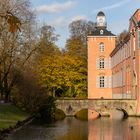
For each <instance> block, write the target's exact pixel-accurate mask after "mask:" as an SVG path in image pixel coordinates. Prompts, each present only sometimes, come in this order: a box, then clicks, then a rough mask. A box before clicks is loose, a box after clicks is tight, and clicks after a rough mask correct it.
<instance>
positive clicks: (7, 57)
mask: <svg viewBox="0 0 140 140" xmlns="http://www.w3.org/2000/svg"><path fill="white" fill-rule="evenodd" d="M0 13H3V16H0V92H1V95H2V96H3V95H4V97H5V100H8V99H9V96H10V93H11V90H12V87H13V85H14V84H15V82H16V72H17V71H18V70H20V69H21V68H23V66H24V65H25V63H26V61H27V60H28V59H29V58H30V56H31V54H32V53H33V52H34V50H35V49H36V48H34V43H33V42H34V41H35V38H34V36H33V32H32V23H33V19H34V16H33V14H32V11H31V10H30V3H29V1H28V0H20V1H19V0H5V1H0ZM33 40H34V41H33ZM31 42H32V43H31Z"/></svg>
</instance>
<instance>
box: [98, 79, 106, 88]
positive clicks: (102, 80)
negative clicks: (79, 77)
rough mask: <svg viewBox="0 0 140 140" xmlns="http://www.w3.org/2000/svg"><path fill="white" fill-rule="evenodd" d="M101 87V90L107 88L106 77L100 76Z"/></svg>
mask: <svg viewBox="0 0 140 140" xmlns="http://www.w3.org/2000/svg"><path fill="white" fill-rule="evenodd" d="M99 80H100V81H99V82H100V87H101V88H104V87H105V77H104V76H100V79H99Z"/></svg>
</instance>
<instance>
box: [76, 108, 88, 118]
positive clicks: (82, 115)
mask: <svg viewBox="0 0 140 140" xmlns="http://www.w3.org/2000/svg"><path fill="white" fill-rule="evenodd" d="M75 117H76V118H77V119H80V120H88V109H83V110H80V111H79V112H77V113H76V114H75Z"/></svg>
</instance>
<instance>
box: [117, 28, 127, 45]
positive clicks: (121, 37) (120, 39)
mask: <svg viewBox="0 0 140 140" xmlns="http://www.w3.org/2000/svg"><path fill="white" fill-rule="evenodd" d="M128 35H129V32H128V31H127V30H124V31H122V32H121V33H120V34H118V35H117V39H116V44H119V43H120V42H123V41H124V39H125V38H126V37H127V36H128Z"/></svg>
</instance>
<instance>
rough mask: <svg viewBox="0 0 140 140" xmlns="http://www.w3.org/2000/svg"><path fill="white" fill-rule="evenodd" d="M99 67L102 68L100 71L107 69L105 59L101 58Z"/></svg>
mask: <svg viewBox="0 0 140 140" xmlns="http://www.w3.org/2000/svg"><path fill="white" fill-rule="evenodd" d="M99 67H100V69H104V68H105V61H104V58H100V61H99Z"/></svg>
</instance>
